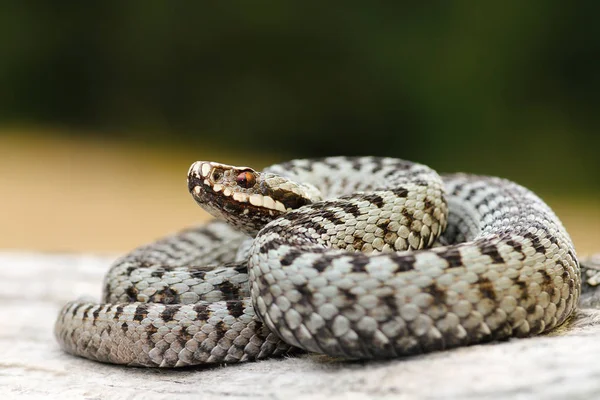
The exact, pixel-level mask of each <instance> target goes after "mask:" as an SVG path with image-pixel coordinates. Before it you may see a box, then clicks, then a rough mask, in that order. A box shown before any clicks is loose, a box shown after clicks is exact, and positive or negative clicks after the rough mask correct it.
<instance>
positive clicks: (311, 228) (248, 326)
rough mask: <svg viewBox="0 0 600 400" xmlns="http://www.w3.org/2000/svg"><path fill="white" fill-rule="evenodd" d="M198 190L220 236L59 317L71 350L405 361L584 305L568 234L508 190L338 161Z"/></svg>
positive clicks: (209, 175)
mask: <svg viewBox="0 0 600 400" xmlns="http://www.w3.org/2000/svg"><path fill="white" fill-rule="evenodd" d="M188 187H189V190H190V193H191V194H192V196H193V197H194V199H195V200H196V202H198V203H199V204H200V205H201V206H202V207H204V208H205V209H206V210H207V211H209V212H210V213H212V214H213V215H215V216H217V217H219V218H220V219H221V221H214V222H210V223H208V224H206V225H203V226H200V227H197V228H194V229H190V230H186V231H183V232H180V233H177V234H175V235H172V236H169V237H166V238H164V239H162V240H159V241H157V242H155V243H152V244H150V245H147V246H144V247H141V248H138V249H136V250H134V251H133V252H131V253H130V254H128V255H126V256H124V257H123V258H121V259H120V260H118V261H117V262H116V263H115V264H114V265H113V266H112V268H111V269H110V271H109V272H108V274H107V276H106V280H105V290H104V298H103V301H104V302H103V303H101V304H98V303H93V302H78V301H75V302H71V303H69V304H67V305H65V306H64V308H63V309H62V311H61V313H60V315H59V317H58V319H57V322H56V327H55V335H56V338H57V340H58V342H59V343H60V345H61V346H62V347H63V349H64V350H66V351H67V352H69V353H72V354H76V355H79V356H83V357H86V358H89V359H93V360H98V361H102V362H109V363H116V364H128V365H140V366H155V367H179V366H186V365H194V364H202V363H221V362H237V361H247V360H254V359H260V358H264V357H267V356H271V355H280V354H283V353H286V352H288V351H291V350H293V349H294V348H296V347H299V348H302V349H305V350H308V351H312V352H320V353H325V354H329V355H332V356H341V357H348V358H364V359H368V358H389V357H400V356H404V355H410V354H416V353H422V352H429V351H435V350H442V349H448V348H452V347H456V346H463V345H469V344H475V343H482V342H487V341H492V340H498V339H504V338H508V337H524V336H530V335H535V334H539V333H542V332H545V331H548V330H549V329H552V328H554V327H556V326H558V325H559V324H561V323H562V322H564V321H565V320H566V318H567V317H568V316H569V315H570V313H571V312H572V311H573V309H574V308H575V306H576V304H577V301H578V298H579V294H580V287H581V281H580V273H579V264H578V261H577V257H576V254H575V250H574V248H573V244H572V243H571V239H570V238H569V236H568V234H567V233H566V231H565V229H564V228H563V226H562V225H561V223H560V221H559V220H558V218H557V217H556V216H555V215H554V213H553V212H552V211H551V210H550V208H549V207H548V206H547V205H546V204H545V203H544V202H543V201H542V200H540V199H539V198H538V197H537V196H536V195H534V194H533V193H532V192H530V191H529V190H527V189H525V188H523V187H521V186H519V185H517V184H515V183H512V182H510V181H507V180H503V179H500V178H493V177H484V176H474V175H465V174H454V175H446V176H443V177H440V176H438V175H437V174H436V173H435V172H434V171H433V170H431V169H429V168H428V167H425V166H423V165H419V164H415V163H411V162H408V161H403V160H399V159H392V158H375V157H357V158H352V157H331V158H325V159H319V160H295V161H290V162H286V163H283V164H279V165H274V166H272V167H269V168H268V169H266V170H264V171H263V172H256V171H254V170H252V169H250V168H246V167H233V166H228V165H223V164H218V163H212V162H196V163H194V164H193V165H192V167H191V168H190V170H189V173H188ZM223 221H225V222H223ZM251 236H252V237H254V238H253V239H248V238H249V237H251Z"/></svg>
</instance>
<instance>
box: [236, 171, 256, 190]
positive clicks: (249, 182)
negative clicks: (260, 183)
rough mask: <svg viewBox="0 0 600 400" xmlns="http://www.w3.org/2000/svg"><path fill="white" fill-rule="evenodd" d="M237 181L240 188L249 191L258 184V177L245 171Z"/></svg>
mask: <svg viewBox="0 0 600 400" xmlns="http://www.w3.org/2000/svg"><path fill="white" fill-rule="evenodd" d="M235 181H236V182H237V184H238V186H241V187H243V188H245V189H248V188H251V187H252V186H254V185H255V184H256V176H254V174H253V173H252V172H250V171H244V172H240V173H239V175H238V176H237V178H235Z"/></svg>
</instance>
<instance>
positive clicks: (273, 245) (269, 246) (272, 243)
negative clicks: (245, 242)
mask: <svg viewBox="0 0 600 400" xmlns="http://www.w3.org/2000/svg"><path fill="white" fill-rule="evenodd" d="M268 229H269V228H268V227H267V228H265V229H263V232H265V231H266V232H268V231H269V230H268ZM283 244H285V242H284V241H283V240H281V239H271V240H268V241H266V242H264V243H262V244H261V246H260V249H259V252H260V253H262V254H267V253H268V252H269V250H277V249H278V248H279V246H281V245H283Z"/></svg>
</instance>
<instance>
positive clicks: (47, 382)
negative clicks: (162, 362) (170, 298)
mask: <svg viewBox="0 0 600 400" xmlns="http://www.w3.org/2000/svg"><path fill="white" fill-rule="evenodd" d="M110 261H111V258H110V257H98V256H91V255H61V254H25V253H0V321H1V322H2V324H1V325H0V349H1V352H0V395H1V396H0V397H1V398H2V399H11V398H25V399H27V398H32V399H33V398H36V399H37V398H46V399H50V398H60V399H81V398H86V399H103V398H116V399H132V398H133V399H137V398H139V399H167V398H168V399H187V398H196V399H199V398H202V399H210V398H225V399H319V398H326V399H338V398H339V399H354V398H356V399H362V398H382V399H385V398H394V399H479V398H489V399H501V398H510V399H567V398H568V399H600V312H599V311H597V310H583V311H580V312H579V313H578V316H577V317H576V318H575V319H574V320H573V321H572V322H571V323H570V324H569V326H567V327H563V328H561V329H560V331H559V332H555V333H553V334H551V335H547V336H543V337H538V338H533V339H522V340H512V341H509V342H504V343H495V344H489V345H482V346H473V347H469V348H462V349H457V350H453V351H446V352H440V353H435V354H429V355H425V356H419V357H411V358H405V359H400V360H392V361H384V362H347V361H341V360H333V359H330V358H328V357H325V356H316V355H304V356H300V357H297V358H286V359H273V360H266V361H261V362H255V363H246V364H239V365H229V366H214V367H203V368H189V369H184V370H156V369H141V368H127V367H118V366H111V365H103V364H99V363H95V362H91V361H87V360H84V359H80V358H76V357H72V356H70V355H67V354H65V353H63V352H62V351H61V350H60V348H59V347H58V345H57V344H56V342H55V340H54V337H53V324H54V319H55V317H56V315H57V313H58V310H59V309H60V307H61V305H62V304H63V303H65V302H66V301H68V300H71V299H74V298H77V297H80V296H82V295H88V296H89V295H94V296H99V293H100V288H101V283H102V276H103V274H104V272H105V271H106V269H107V266H108V264H109V263H110Z"/></svg>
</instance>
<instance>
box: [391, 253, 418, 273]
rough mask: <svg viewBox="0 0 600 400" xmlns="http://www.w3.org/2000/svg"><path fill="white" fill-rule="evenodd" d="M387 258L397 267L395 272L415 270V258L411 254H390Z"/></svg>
mask: <svg viewBox="0 0 600 400" xmlns="http://www.w3.org/2000/svg"><path fill="white" fill-rule="evenodd" d="M388 257H389V258H391V259H392V261H393V262H394V263H395V264H396V265H397V268H396V271H395V272H406V271H412V270H413V269H415V262H416V261H417V260H416V258H415V256H414V255H413V254H411V253H390V254H389V255H388Z"/></svg>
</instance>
